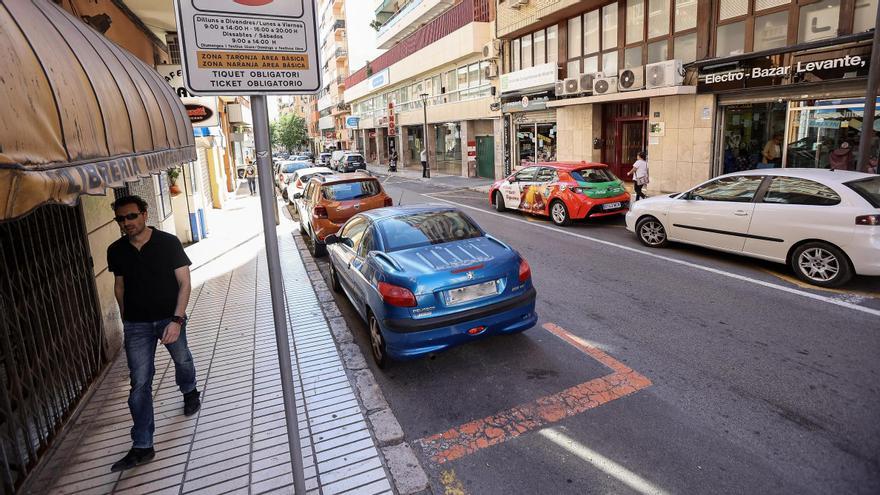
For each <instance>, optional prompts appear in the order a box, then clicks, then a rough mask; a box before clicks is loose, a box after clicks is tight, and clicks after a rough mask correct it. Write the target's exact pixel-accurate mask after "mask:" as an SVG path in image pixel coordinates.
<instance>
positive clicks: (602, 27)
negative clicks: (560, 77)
mask: <svg viewBox="0 0 880 495" xmlns="http://www.w3.org/2000/svg"><path fill="white" fill-rule="evenodd" d="M567 26H568V30H569V31H568V43H569V49H568V60H567V61H566V71H567V75H568V77H573V76H574V75H577V74H581V73H583V74H589V73H593V72H599V71H600V70H601V71H603V72H607V71H609V70H612V69H611V68H612V67H613V73H614V74H617V50H616V47H617V3H616V2H615V3H611V4H608V5H605V6H604V7H601V8H598V9H595V10H591V11H589V12H587V13H585V14H583V15H579V16H577V17H574V18H571V19H569V20H568V22H567ZM572 30H575V31H572ZM606 61H607V62H608V63H607V64H606ZM608 73H609V74H610V73H612V72H608Z"/></svg>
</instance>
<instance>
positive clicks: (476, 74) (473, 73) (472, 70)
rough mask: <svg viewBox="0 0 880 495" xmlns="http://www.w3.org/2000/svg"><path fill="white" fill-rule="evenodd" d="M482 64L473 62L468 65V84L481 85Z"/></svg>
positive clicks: (472, 85) (471, 85)
mask: <svg viewBox="0 0 880 495" xmlns="http://www.w3.org/2000/svg"><path fill="white" fill-rule="evenodd" d="M480 75H481V74H480V64H471V65H469V66H468V79H469V84H468V86H469V87H471V88H476V87H477V86H479V85H480Z"/></svg>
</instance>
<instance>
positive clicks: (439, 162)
mask: <svg viewBox="0 0 880 495" xmlns="http://www.w3.org/2000/svg"><path fill="white" fill-rule="evenodd" d="M434 139H435V143H436V144H435V148H436V149H435V150H434V157H435V163H436V170H437V171H439V172H443V173H451V174H453V175H458V174H460V173H461V125H460V124H455V123H447V124H438V125H435V126H434Z"/></svg>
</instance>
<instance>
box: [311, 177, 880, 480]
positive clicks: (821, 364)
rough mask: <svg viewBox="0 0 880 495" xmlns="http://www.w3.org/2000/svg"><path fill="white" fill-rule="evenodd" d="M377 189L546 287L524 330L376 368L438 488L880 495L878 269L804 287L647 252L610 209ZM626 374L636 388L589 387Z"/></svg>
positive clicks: (685, 256) (708, 258)
mask: <svg viewBox="0 0 880 495" xmlns="http://www.w3.org/2000/svg"><path fill="white" fill-rule="evenodd" d="M385 187H386V190H387V191H388V192H389V194H391V195H392V196H393V197H394V198H395V199H398V198H399V199H400V201H401V202H402V203H404V204H411V203H425V202H441V201H443V202H446V203H447V204H448V203H450V202H451V203H454V204H458V205H460V206H461V207H462V208H463V210H464V211H465V212H466V213H468V214H469V215H470V216H471V217H472V218H474V219H475V220H476V221H477V222H478V223H479V224H480V225H481V226H482V227H483V228H484V229H485V230H486V231H488V232H489V233H491V234H492V235H494V236H496V237H498V238H500V239H502V240H503V241H504V242H507V243H508V244H510V245H511V246H513V247H514V248H515V249H517V250H518V251H519V252H520V253H522V255H523V256H525V257H526V259H528V261H529V263H530V265H531V267H532V275H533V280H534V284H535V286H536V288H537V290H538V303H537V311H538V314H539V317H540V319H539V322H538V325H537V326H535V327H534V328H533V329H531V330H529V331H527V332H525V333H523V334H520V335H516V336H502V337H494V338H489V339H485V340H481V341H477V342H474V343H472V344H469V345H466V346H462V347H459V348H456V349H453V350H450V351H448V352H444V353H440V354H437V355H435V356H431V357H429V358H426V359H421V360H416V361H408V362H400V363H394V364H392V366H391V367H390V369H388V370H386V371H381V370H378V369H377V368H375V367H373V372H374V374H375V375H376V377H377V380H378V381H379V384H380V386H381V388H382V391H383V392H384V394H385V397H386V398H387V400H388V402H389V404H390V405H391V408H392V410H393V411H394V413H395V414H396V416H397V418H398V420H399V421H400V423H401V425H402V427H403V429H404V432H405V435H406V439H407V441H409V442H410V443H412V444H413V445H414V447H415V448H416V451H417V452H419V453H420V455H422V456H423V457H422V459H421V460H422V463H423V465H424V466H425V468H426V469H427V471H428V473H429V476H430V477H431V481H432V484H433V489H434V493H448V494H456V493H470V494H495V493H498V494H510V493H540V494H545V493H546V494H549V493H572V494H585V493H768V494H769V493H798V494H801V493H815V494H825V493H866V494H868V493H880V422H878V418H880V390H878V389H880V386H878V378H880V376H878V371H880V364H878V363H880V361H878V351H880V292H878V285H880V280H878V279H876V278H859V279H857V280H855V281H854V282H853V283H851V284H850V285H849V286H847V287H846V288H844V289H842V290H836V291H825V290H816V289H813V288H808V287H806V286H802V285H801V284H798V283H795V282H793V281H792V279H791V277H790V276H789V274H788V272H787V270H786V269H785V267H780V266H776V265H773V264H770V263H762V262H756V261H752V260H747V259H743V258H736V257H732V256H728V255H725V254H721V253H717V252H713V251H709V250H703V249H698V248H690V247H685V246H672V247H670V248H667V249H663V250H649V249H647V248H643V247H642V246H641V245H640V244H639V243H638V241H637V240H636V239H635V238H634V236H633V235H632V234H630V233H629V232H627V231H626V230H625V228H624V227H623V222H622V218H621V219H606V220H602V221H598V222H590V223H579V224H575V225H573V226H571V227H567V228H561V229H560V228H556V227H554V226H553V225H552V223H550V222H548V221H546V220H543V219H539V218H535V217H528V216H525V215H521V214H518V213H504V214H497V213H495V212H494V210H492V209H491V208H490V207H489V206H488V204H487V201H486V198H485V196H484V195H482V194H479V193H475V192H472V191H468V190H450V189H442V188H435V187H432V186H430V185H427V184H425V183H423V182H418V181H407V180H402V179H397V178H393V179H390V180H387V181H386V183H385ZM320 266H321V267H322V271H323V272H324V274H325V278H326V277H327V270H326V262H322V263H320ZM337 302H338V304H339V307H340V309H341V310H342V312H343V313H344V315H345V317H346V319H347V320H348V323H349V325H350V326H351V328H352V331H353V333H354V334H355V339H356V341H357V342H358V344H359V345H360V346H361V349H362V351H363V353H364V355H365V356H370V349H369V341H368V337H367V330H366V327H365V325H364V323H363V322H362V321H360V320H359V318H358V316H357V314H356V313H355V312H354V310H353V309H352V308H351V306H350V305H349V304H348V301H347V300H345V298H344V296H341V297H337ZM548 329H550V330H553V329H558V330H556V332H555V333H554V332H551V331H550V330H548ZM560 335H570V336H571V337H570V338H569V340H568V341H566V340H563V339H562V338H560ZM573 343H575V344H577V343H580V348H578V346H577V345H575V344H573ZM590 348H594V349H599V350H600V351H604V352H605V353H607V355H608V356H609V358H610V359H611V360H613V361H609V360H605V361H602V362H600V360H601V356H600V357H599V359H597V354H596V353H595V352H594V353H593V354H592V355H590V354H589V352H592V351H589V349H590ZM584 349H588V350H587V351H585V350H584ZM368 360H369V358H368ZM609 363H612V364H611V365H609ZM613 363H618V364H617V365H616V366H617V367H618V368H614V366H615V365H614V364H613ZM370 365H371V366H372V362H370ZM609 366H610V367H609ZM627 368H631V370H633V371H634V373H635V374H634V375H628V376H636V375H640V376H641V377H644V380H641V381H640V379H637V380H635V381H631V382H627V383H633V384H636V383H638V385H637V386H635V388H632V387H629V388H627V387H624V388H623V389H620V390H624V392H622V393H617V394H615V393H612V392H610V391H609V390H604V389H602V388H601V386H602V383H605V382H603V381H602V380H603V377H608V376H609V375H610V374H612V373H613V372H614V369H627ZM612 381H613V379H612ZM597 384H598V387H599V388H596V387H597ZM559 400H564V401H565V402H564V403H560V402H558V401H559ZM560 404H562V405H561V406H560ZM578 404H581V405H583V407H580V408H578V407H576V406H577V405H578ZM584 404H585V405H584ZM484 418H485V420H483V421H481V419H484ZM511 431H515V432H516V433H515V434H510V432H511ZM444 432H448V433H447V436H446V437H444V438H441V439H439V440H437V439H436V438H433V439H432V437H433V436H435V435H437V434H441V433H444ZM462 432H464V433H467V434H469V435H472V438H477V439H478V441H477V442H472V443H471V444H470V445H469V446H468V445H465V446H464V448H465V451H466V454H465V455H461V452H462V451H461V448H460V447H461V446H460V445H459V443H461V442H460V440H459V438H460V437H459V436H457V435H461V434H462ZM504 432H507V433H504ZM435 440H436V441H435ZM486 440H488V441H486ZM438 449H439V454H438ZM447 459H451V460H447ZM459 490H460V491H459Z"/></svg>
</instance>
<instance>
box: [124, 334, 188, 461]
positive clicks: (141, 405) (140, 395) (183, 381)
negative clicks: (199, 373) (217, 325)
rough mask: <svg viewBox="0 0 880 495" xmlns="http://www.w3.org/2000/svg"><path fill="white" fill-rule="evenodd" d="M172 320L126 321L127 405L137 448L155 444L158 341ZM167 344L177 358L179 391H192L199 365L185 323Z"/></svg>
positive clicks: (175, 375)
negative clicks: (154, 379)
mask: <svg viewBox="0 0 880 495" xmlns="http://www.w3.org/2000/svg"><path fill="white" fill-rule="evenodd" d="M170 322H171V319H170V318H168V319H164V320H159V321H154V322H147V323H135V322H130V321H124V322H123V331H124V333H125V357H126V358H127V359H128V376H129V378H130V379H131V391H130V392H129V393H128V408H129V410H130V411H131V418H132V419H133V420H134V426H132V427H131V440H132V442H133V445H132V446H133V447H134V448H138V449H146V448H150V447H152V446H153V431H154V430H155V429H156V425H155V423H154V421H153V375H154V374H155V373H156V367H155V364H154V361H155V359H156V344H157V343H158V342H159V339H161V338H162V334H163V333H164V332H165V327H166V326H167V325H168V323H170ZM165 348H166V349H168V353H169V354H171V359H172V360H174V369H175V374H174V377H175V379H176V381H177V386H178V387H180V392H181V393H184V394H185V393H188V392H192V391H193V390H195V389H196V368H195V365H194V364H193V358H192V353H190V352H189V347H188V346H187V345H186V324H184V325H183V326H181V328H180V337H178V338H177V341H176V342H174V343H173V344H168V345H166V346H165Z"/></svg>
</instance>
